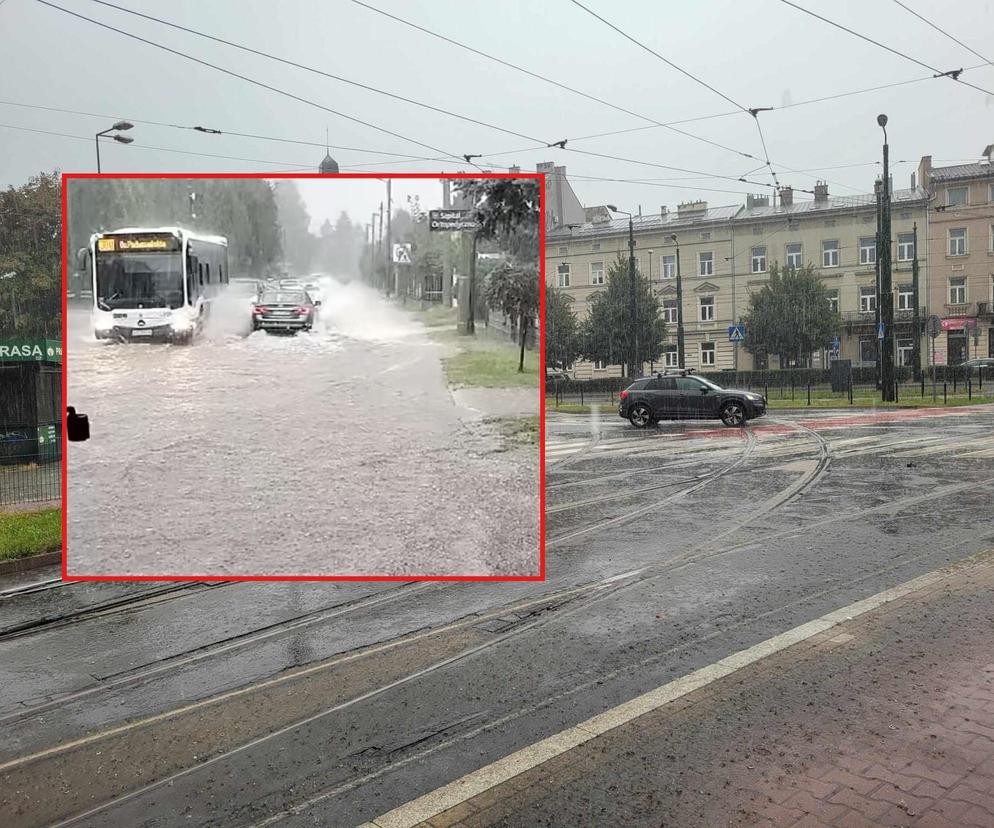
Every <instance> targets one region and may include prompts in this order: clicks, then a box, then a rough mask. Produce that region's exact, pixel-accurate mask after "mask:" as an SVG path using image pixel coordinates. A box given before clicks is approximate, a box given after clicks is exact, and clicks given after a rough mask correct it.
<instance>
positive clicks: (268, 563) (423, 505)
mask: <svg viewBox="0 0 994 828" xmlns="http://www.w3.org/2000/svg"><path fill="white" fill-rule="evenodd" d="M322 287H323V291H324V305H323V307H322V309H321V311H322V313H321V317H320V319H319V320H318V324H317V325H316V326H315V329H314V330H313V331H311V332H308V333H301V334H298V335H297V336H292V337H286V336H274V335H269V334H267V333H265V332H262V331H258V332H254V333H253V332H251V330H250V322H249V305H248V302H247V300H245V299H238V298H230V299H227V300H224V301H222V302H220V303H218V305H217V306H216V307H215V311H214V313H213V315H212V319H211V321H210V324H209V326H208V330H207V331H206V333H205V335H204V336H203V337H202V338H201V339H199V340H198V341H197V342H196V343H195V344H194V345H192V346H189V347H182V346H171V345H153V344H149V345H116V344H107V343H102V342H97V341H96V340H95V339H94V338H93V336H92V332H91V330H90V329H89V314H88V313H85V312H76V313H72V312H71V313H70V321H69V342H68V355H67V363H68V376H69V379H68V385H69V389H68V399H69V401H70V402H71V404H72V405H73V406H75V407H76V408H77V410H79V411H82V412H85V413H86V414H88V415H89V417H90V422H91V429H92V439H91V440H90V441H89V442H87V443H84V444H79V445H77V444H74V445H73V446H72V447H71V449H70V451H69V452H68V481H69V483H68V490H69V500H68V536H67V537H68V568H69V572H70V574H86V575H91V574H92V575H224V576H232V575H277V574H278V575H357V574H358V575H404V576H410V575H491V574H503V575H507V574H533V573H535V572H537V568H538V524H539V515H538V456H537V454H538V453H537V451H535V450H532V451H530V452H525V451H520V450H519V451H514V452H507V453H504V452H500V451H498V450H497V449H499V446H495V440H494V438H493V436H492V435H489V436H488V435H487V434H484V433H482V432H481V429H480V428H476V427H471V426H470V425H469V422H470V419H471V417H470V414H471V412H470V411H469V410H468V409H467V408H465V407H463V406H460V405H458V404H457V403H456V401H455V400H454V399H453V396H452V394H451V393H450V392H449V390H448V389H447V387H446V383H445V378H444V374H443V371H442V367H441V348H440V347H439V346H438V345H437V344H436V343H435V342H433V341H432V340H431V339H430V338H429V337H428V335H427V334H426V332H425V330H424V328H423V327H422V326H421V325H420V324H419V323H417V322H415V321H413V320H412V317H411V316H410V315H409V314H407V313H404V312H403V311H402V310H400V309H398V308H396V307H394V306H392V305H390V304H388V303H386V302H385V301H384V300H382V299H381V298H380V297H379V296H378V295H377V294H376V293H375V292H373V291H371V290H369V289H368V288H366V287H364V286H361V285H358V284H351V283H350V284H340V283H338V282H336V281H334V280H327V282H326V283H325V284H324V285H322ZM537 397H538V395H537V394H536V414H537V408H538V398H537Z"/></svg>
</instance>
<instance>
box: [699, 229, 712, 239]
mask: <svg viewBox="0 0 994 828" xmlns="http://www.w3.org/2000/svg"><path fill="white" fill-rule="evenodd" d="M701 241H711V231H710V230H705V231H704V232H703V233H701Z"/></svg>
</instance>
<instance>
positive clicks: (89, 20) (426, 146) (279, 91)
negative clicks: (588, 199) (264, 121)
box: [35, 0, 463, 161]
mask: <svg viewBox="0 0 994 828" xmlns="http://www.w3.org/2000/svg"><path fill="white" fill-rule="evenodd" d="M35 2H37V3H41V4H42V5H43V6H48V7H49V8H52V9H55V10H56V11H59V12H62V13H63V14H67V15H70V16H71V17H76V18H78V19H80V20H85V21H86V22H87V23H92V24H93V25H95V26H99V27H100V28H103V29H107V30H109V31H112V32H116V33H117V34H121V35H124V36H125V37H129V38H132V39H133V40H137V41H139V42H141V43H144V44H146V45H148V46H152V47H154V48H156V49H161V50H162V51H165V52H169V53H170V54H173V55H177V56H178V57H182V58H185V59H187V60H190V61H193V62H194V63H198V64H200V65H201V66H206V67H208V68H209V69H214V70H215V71H218V72H221V73H223V74H225V75H229V76H231V77H234V78H238V79H239V80H242V81H245V82H247V83H250V84H252V85H253V86H258V87H260V88H262V89H266V90H268V91H270V92H276V93H277V94H279V95H283V96H284V97H287V98H290V99H291V100H295V101H298V102H300V103H303V104H306V105H307V106H311V107H314V108H316V109H320V110H322V111H323V112H329V113H331V114H332V115H337V116H339V117H340V118H344V119H346V120H348V121H352V122H353V123H357V124H361V125H362V126H365V127H369V128H370V129H373V130H376V131H377V132H383V133H385V134H387V135H392V136H393V137H394V138H400V139H401V140H402V141H407V142H409V143H411V144H415V145H416V146H419V147H423V148H424V149H429V150H431V151H432V152H437V153H440V154H442V155H445V156H448V157H449V158H452V159H453V160H457V161H459V160H462V159H463V156H461V155H457V154H455V153H450V152H448V151H447V150H443V149H440V148H439V147H434V146H432V145H431V144H425V143H423V142H421V141H418V140H415V139H414V138H411V137H409V136H407V135H403V134H401V133H399V132H393V131H392V130H389V129H387V128H386V127H381V126H378V125H376V124H373V123H370V122H369V121H364V120H362V119H361V118H356V117H354V116H352V115H347V114H345V113H344V112H340V111H338V110H336V109H332V108H331V107H328V106H325V105H324V104H320V103H318V102H317V101H312V100H310V99H308V98H303V97H301V96H300V95H294V94H293V93H292V92H287V91H286V90H284V89H279V88H278V87H275V86H271V85H269V84H267V83H263V82H262V81H258V80H255V79H254V78H250V77H248V76H247V75H242V74H240V73H238V72H234V71H232V70H231V69H225V68H224V67H223V66H218V65H217V64H214V63H210V62H209V61H206V60H202V59H201V58H198V57H194V56H193V55H188V54H186V53H185V52H180V51H178V50H176V49H171V48H170V47H168V46H164V45H162V44H161V43H155V42H154V41H151V40H148V39H147V38H144V37H141V36H139V35H136V34H132V33H131V32H126V31H124V30H123V29H118V28H117V27H116V26H111V25H110V24H109V23H103V22H102V21H100V20H94V19H93V18H92V17H87V16H86V15H83V14H79V13H78V12H74V11H71V10H69V9H65V8H63V7H62V6H58V5H56V4H55V3H52V2H50V0H35Z"/></svg>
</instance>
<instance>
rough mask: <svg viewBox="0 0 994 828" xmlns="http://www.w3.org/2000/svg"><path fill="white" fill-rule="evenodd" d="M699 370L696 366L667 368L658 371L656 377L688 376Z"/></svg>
mask: <svg viewBox="0 0 994 828" xmlns="http://www.w3.org/2000/svg"><path fill="white" fill-rule="evenodd" d="M696 373H697V371H696V369H694V368H667V369H666V370H665V371H657V372H656V378H657V379H662V378H663V377H686V376H688V375H689V374H696Z"/></svg>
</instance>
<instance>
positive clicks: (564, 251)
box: [559, 247, 569, 256]
mask: <svg viewBox="0 0 994 828" xmlns="http://www.w3.org/2000/svg"><path fill="white" fill-rule="evenodd" d="M567 253H569V248H568V247H560V248H559V255H560V256H565V255H566V254H567Z"/></svg>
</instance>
